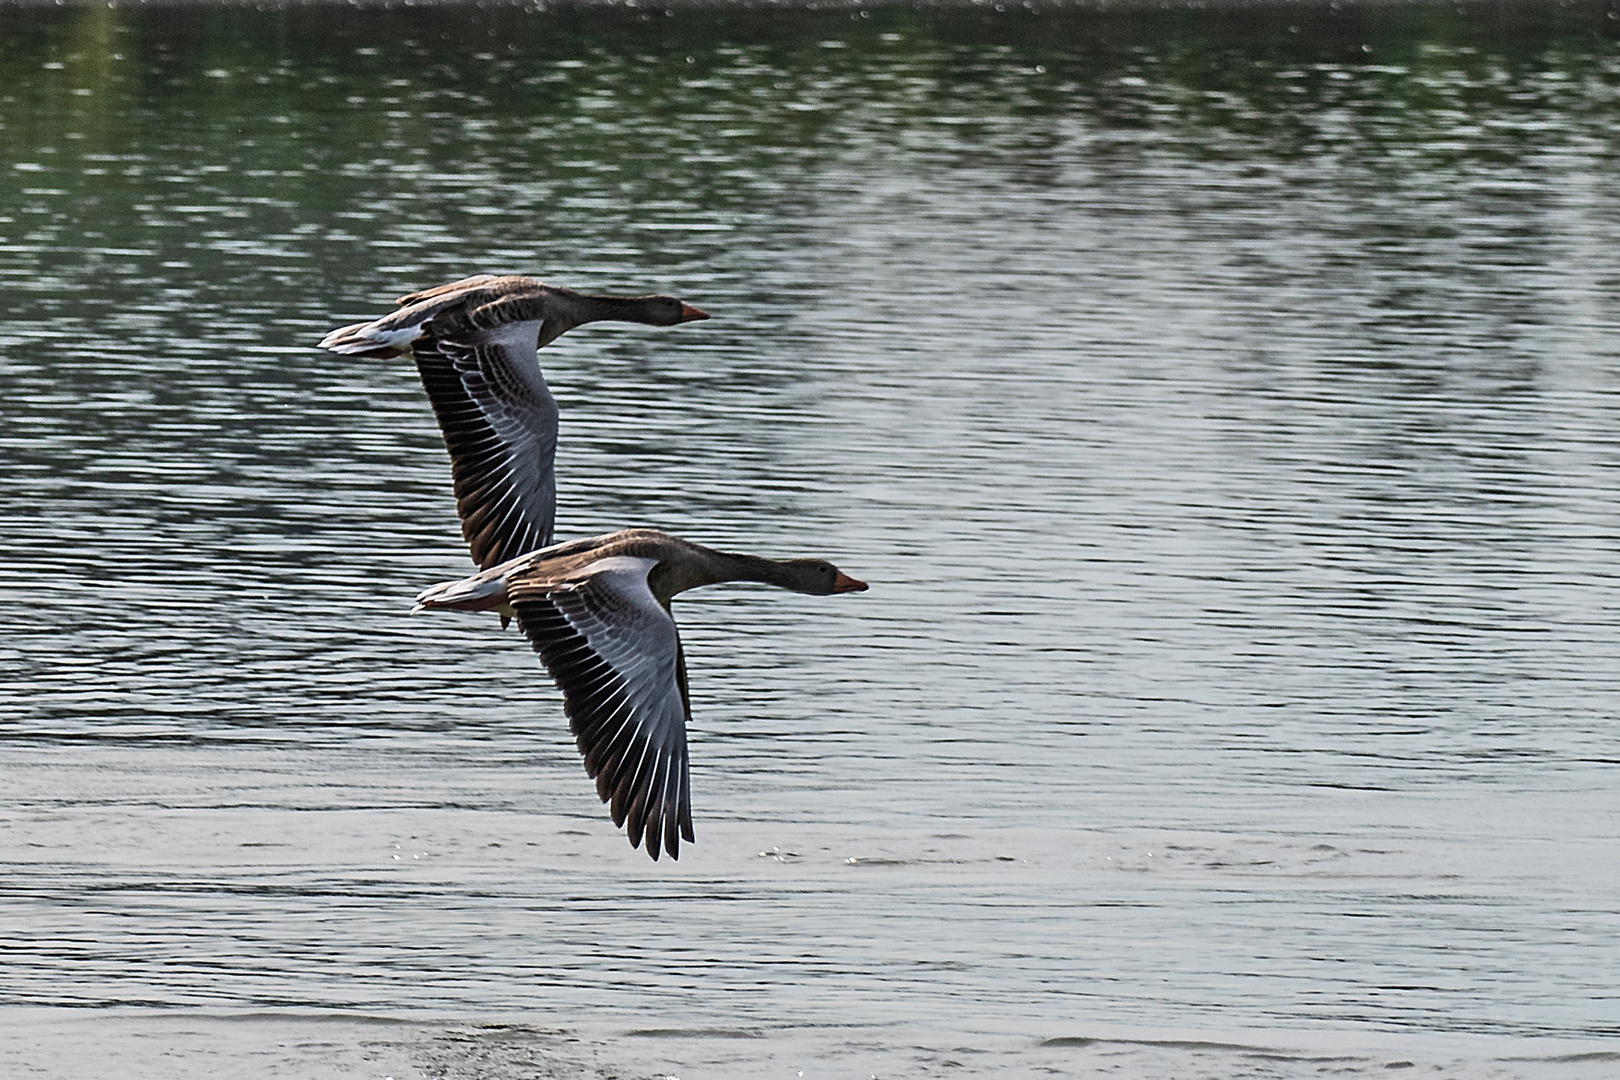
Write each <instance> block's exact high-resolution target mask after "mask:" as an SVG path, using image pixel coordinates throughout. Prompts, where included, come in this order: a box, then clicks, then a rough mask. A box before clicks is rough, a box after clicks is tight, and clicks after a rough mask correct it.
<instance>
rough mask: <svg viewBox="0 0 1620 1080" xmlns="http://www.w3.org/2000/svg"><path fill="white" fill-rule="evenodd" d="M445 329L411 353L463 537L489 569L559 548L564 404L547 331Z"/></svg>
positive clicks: (529, 327)
mask: <svg viewBox="0 0 1620 1080" xmlns="http://www.w3.org/2000/svg"><path fill="white" fill-rule="evenodd" d="M436 327H437V324H436V323H429V324H428V326H427V332H426V333H425V334H424V335H423V336H422V337H420V338H418V339H417V340H416V342H415V343H414V344H413V347H412V355H413V356H414V357H415V359H416V369H417V371H419V372H420V373H421V375H422V385H423V386H424V387H425V388H426V389H427V393H428V399H429V400H430V401H432V403H433V412H434V415H435V416H437V417H438V419H439V429H440V430H441V431H443V432H444V441H445V446H446V447H447V448H448V449H449V451H450V472H451V477H452V479H453V481H454V485H455V494H456V513H457V514H459V515H460V517H461V535H462V536H464V537H466V540H467V545H468V546H469V547H470V548H471V549H472V558H473V562H475V563H477V564H478V566H479V568H480V569H488V568H489V567H491V566H495V565H497V564H499V563H503V562H505V561H506V560H508V559H512V558H516V557H517V556H519V555H523V554H526V553H527V552H530V551H533V550H535V549H536V548H541V547H545V546H546V545H547V544H549V543H551V529H552V524H553V522H554V521H555V519H556V516H557V477H556V473H555V471H554V462H555V458H556V453H557V402H556V400H555V399H554V398H552V396H551V390H550V388H549V387H547V386H546V378H545V376H544V375H543V374H541V372H540V363H539V359H538V356H537V350H536V341H537V340H538V338H539V335H540V332H541V330H542V328H543V323H542V322H541V321H540V320H538V319H523V320H520V321H515V322H508V323H502V324H500V325H497V326H494V327H492V328H489V329H482V328H476V327H473V326H470V325H468V324H467V323H466V322H465V321H458V322H457V323H456V324H455V325H453V326H452V327H450V328H449V332H448V333H445V334H442V335H441V334H439V333H436V332H435V330H436Z"/></svg>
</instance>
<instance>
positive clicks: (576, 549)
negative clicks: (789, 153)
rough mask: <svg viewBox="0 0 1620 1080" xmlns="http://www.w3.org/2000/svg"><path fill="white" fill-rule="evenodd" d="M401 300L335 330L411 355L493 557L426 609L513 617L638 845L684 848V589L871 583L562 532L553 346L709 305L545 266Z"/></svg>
mask: <svg viewBox="0 0 1620 1080" xmlns="http://www.w3.org/2000/svg"><path fill="white" fill-rule="evenodd" d="M399 305H400V306H399V308H398V310H396V311H394V312H393V313H391V314H389V315H385V316H383V317H382V318H380V319H376V320H374V321H372V322H367V323H357V324H355V325H354V326H345V327H342V328H340V329H338V330H334V331H332V332H331V333H330V334H328V335H326V337H325V338H324V339H322V341H321V347H322V348H325V349H331V350H332V351H333V352H337V353H344V354H346V355H350V356H363V357H395V356H404V355H406V354H409V355H410V356H411V357H412V358H413V359H414V360H415V361H416V367H417V370H418V371H419V372H420V373H421V376H422V385H423V386H424V387H425V388H426V389H427V394H428V398H429V400H430V401H432V403H433V411H434V413H435V414H436V415H437V416H438V420H439V428H440V429H441V430H442V431H443V432H444V441H445V444H446V446H447V447H448V449H449V451H450V467H451V476H452V479H453V482H454V489H455V496H456V511H457V513H458V514H459V515H460V517H461V532H462V535H463V536H464V537H466V539H467V544H468V546H469V547H470V548H471V549H472V558H473V561H474V562H475V563H477V564H478V566H479V569H480V572H479V573H478V574H475V575H473V576H472V577H470V578H467V579H465V580H463V581H447V582H444V583H443V584H440V585H435V586H434V587H433V588H431V589H428V590H427V591H426V592H424V593H422V594H421V595H420V596H418V597H417V598H416V610H418V611H420V610H423V609H434V608H450V609H453V610H456V611H495V612H498V613H499V614H500V617H501V626H502V627H505V626H506V624H507V623H508V622H509V621H510V620H511V619H513V618H516V619H517V621H518V626H519V627H520V628H521V629H522V631H523V633H524V634H525V635H526V636H527V637H528V639H529V641H530V642H531V643H532V644H533V646H534V649H535V652H537V653H539V654H540V660H541V662H542V663H544V664H545V666H546V669H547V670H548V671H550V672H551V675H552V678H554V679H555V680H556V682H557V686H558V687H559V688H560V689H561V690H562V693H563V709H564V711H565V712H566V713H567V714H568V723H569V727H570V729H572V731H573V733H574V738H575V741H576V742H577V743H578V745H579V750H580V753H581V754H583V755H584V757H585V771H586V773H587V774H588V775H590V776H591V777H593V778H594V779H595V780H596V792H597V794H598V795H600V796H601V798H602V801H603V802H605V803H609V804H610V809H611V811H612V814H613V824H614V825H615V827H626V831H627V833H628V835H629V837H630V844H631V846H633V847H634V846H639V845H640V844H641V843H642V841H643V840H645V841H646V850H647V854H649V855H651V856H652V857H653V858H654V859H657V858H658V855H659V851H660V849H662V850H664V851H668V852H669V855H670V857H671V858H679V857H680V842H681V838H682V837H684V838H685V839H687V840H689V841H690V840H691V839H692V838H693V837H692V794H691V778H690V775H689V769H688V762H687V753H686V722H687V720H688V719H689V718H690V715H691V712H690V703H689V702H688V700H687V694H686V663H685V659H684V657H683V655H682V652H681V643H680V637H679V635H678V633H677V632H676V628H675V620H674V618H673V616H672V615H671V614H670V609H669V603H670V599H671V598H672V597H674V596H675V594H676V593H680V592H684V591H685V590H687V589H693V588H697V587H698V586H700V585H712V584H715V583H717V582H722V581H757V582H763V583H765V584H768V585H778V586H781V587H782V588H785V589H792V590H794V591H796V592H802V593H811V594H813V595H826V594H829V593H841V592H860V591H862V590H864V589H865V588H866V585H865V584H864V583H862V582H859V581H856V580H855V579H854V578H852V577H849V576H848V575H846V574H843V573H841V572H840V571H839V570H838V568H837V567H835V566H833V565H832V564H831V563H829V562H826V561H824V560H821V559H790V560H786V561H778V560H776V559H762V558H758V557H756V556H753V555H734V554H729V553H727V552H722V551H715V550H713V549H712V548H706V547H703V546H701V545H699V544H693V543H690V542H688V541H685V540H681V539H679V538H677V537H674V536H670V535H668V534H666V533H661V532H657V531H655V530H653V529H624V530H621V531H619V532H614V533H608V534H607V535H605V536H597V537H593V538H591V539H589V540H574V541H570V542H568V543H563V544H555V545H553V544H552V543H551V531H552V524H553V521H554V520H555V518H556V513H557V483H556V476H555V474H554V472H553V459H554V457H555V453H556V449H557V403H556V401H555V400H553V399H552V396H551V391H550V390H549V389H548V388H547V387H546V380H545V376H544V375H542V374H541V372H540V362H539V356H538V351H539V350H540V349H541V348H543V347H544V346H546V345H549V344H550V343H551V342H553V341H555V340H556V339H557V338H558V337H559V336H560V335H562V334H564V333H566V332H567V331H569V330H572V329H573V328H574V327H576V326H580V325H582V324H584V323H588V322H598V321H601V320H615V321H619V322H636V323H645V324H647V325H650V326H674V325H675V324H677V323H683V322H692V321H693V320H696V319H706V318H708V315H707V314H705V313H704V312H702V311H699V310H698V309H697V308H695V307H693V306H692V305H690V304H686V303H682V302H681V301H680V300H677V299H675V298H674V297H671V296H644V297H637V298H627V297H615V296H587V295H584V294H582V293H577V292H573V291H572V290H569V289H563V288H558V287H556V286H551V285H546V284H544V283H542V282H540V281H537V280H535V279H534V278H528V277H498V276H495V275H491V274H484V275H480V276H478V277H470V278H466V279H465V280H462V281H456V282H452V283H450V284H448V285H440V286H438V287H437V288H433V289H428V290H426V291H425V292H419V293H412V294H411V295H410V296H406V297H403V298H401V300H400V301H399Z"/></svg>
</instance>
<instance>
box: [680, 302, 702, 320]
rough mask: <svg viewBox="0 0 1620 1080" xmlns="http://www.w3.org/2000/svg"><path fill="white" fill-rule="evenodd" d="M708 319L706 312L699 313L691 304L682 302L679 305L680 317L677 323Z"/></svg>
mask: <svg viewBox="0 0 1620 1080" xmlns="http://www.w3.org/2000/svg"><path fill="white" fill-rule="evenodd" d="M708 317H709V313H708V312H707V311H701V310H699V309H698V308H695V307H693V306H692V305H691V304H688V303H685V302H684V301H683V302H682V304H681V317H680V319H678V320H677V321H678V322H697V321H698V320H699V319H707V318H708Z"/></svg>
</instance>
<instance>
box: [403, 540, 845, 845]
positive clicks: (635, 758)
mask: <svg viewBox="0 0 1620 1080" xmlns="http://www.w3.org/2000/svg"><path fill="white" fill-rule="evenodd" d="M722 581H757V582H763V583H764V584H767V585H777V586H780V587H781V588H784V589H792V590H794V591H795V592H801V593H809V594H811V595H815V596H825V595H828V594H830V593H846V592H863V591H865V589H866V584H865V583H864V582H861V581H856V580H855V579H854V578H852V577H850V576H849V575H847V574H845V573H843V572H842V571H840V570H839V569H838V568H837V567H835V566H834V565H833V564H832V563H829V562H827V561H825V560H823V559H788V560H777V559H763V558H759V557H758V556H754V555H734V554H730V553H727V552H723V551H716V550H714V549H713V548H707V547H703V546H702V545H700V544H694V543H691V542H689V541H686V540H681V539H679V538H677V537H674V536H670V535H668V534H667V533H661V532H657V531H655V530H653V529H624V530H622V531H620V532H614V533H608V534H606V535H605V536H597V537H593V538H591V539H588V540H575V541H571V542H568V543H563V544H557V545H555V546H552V547H548V548H544V549H542V550H540V551H534V552H530V553H528V554H526V555H522V556H520V557H518V558H515V559H512V560H510V561H508V562H505V563H502V564H500V565H498V566H493V567H490V568H489V569H487V570H485V571H483V572H482V573H480V574H476V575H474V576H473V577H470V578H466V579H465V580H462V581H447V582H444V583H443V584H440V585H435V586H433V588H431V589H428V590H427V591H426V592H424V593H422V594H421V595H420V596H418V597H417V598H416V607H415V609H414V610H416V611H422V610H424V609H437V608H449V609H452V610H456V611H498V612H500V613H501V614H502V616H503V619H504V618H507V617H510V616H512V615H516V616H517V620H518V625H519V626H520V627H521V628H522V629H523V633H524V634H525V636H527V637H528V639H529V642H530V644H532V645H533V646H534V650H535V652H537V653H539V654H540V661H541V663H543V664H544V665H545V666H546V669H547V670H548V671H550V672H551V676H552V678H553V679H554V680H556V683H557V686H558V688H559V689H560V690H562V694H563V711H564V712H565V713H567V715H568V726H569V729H570V730H571V731H572V732H573V733H574V740H575V742H576V744H577V745H578V746H579V751H580V753H581V754H582V755H584V758H585V772H586V774H587V775H589V776H591V777H592V778H594V779H595V780H596V793H597V795H599V796H600V797H601V799H602V801H603V802H605V803H609V804H610V806H609V810H610V812H611V813H612V815H613V824H614V826H615V827H616V828H618V827H627V828H626V831H627V834H628V836H629V838H630V845H631V846H632V847H639V846H640V845H641V843H642V841H643V840H645V841H646V845H647V854H648V855H651V856H652V857H653V859H654V860H656V859H657V858H658V854H659V850H660V848H662V849H663V850H665V851H668V852H669V856H670V858H672V859H678V858H680V850H681V849H680V843H681V839H682V838H683V837H684V838H685V839H687V840H691V839H692V838H693V836H692V792H691V779H690V776H689V775H688V769H687V755H686V722H687V720H688V719H690V717H691V705H690V702H689V701H688V699H687V694H686V661H685V658H684V656H683V654H682V652H681V642H680V635H679V633H678V632H677V630H676V628H675V618H674V616H673V615H672V614H671V612H670V607H669V603H670V600H671V598H673V597H674V596H675V595H676V594H677V593H680V592H684V591H686V590H687V589H695V588H698V587H699V586H702V585H713V584H716V583H718V582H722Z"/></svg>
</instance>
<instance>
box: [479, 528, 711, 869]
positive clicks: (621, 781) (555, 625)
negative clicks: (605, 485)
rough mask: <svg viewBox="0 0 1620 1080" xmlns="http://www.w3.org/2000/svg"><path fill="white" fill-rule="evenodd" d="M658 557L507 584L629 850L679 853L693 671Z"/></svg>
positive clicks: (686, 829)
mask: <svg viewBox="0 0 1620 1080" xmlns="http://www.w3.org/2000/svg"><path fill="white" fill-rule="evenodd" d="M654 565H656V560H654V559H648V558H640V557H631V556H613V557H609V558H604V559H599V560H597V561H596V562H593V563H591V564H590V567H589V568H588V570H587V572H586V575H585V576H583V577H580V578H577V579H574V580H569V581H564V582H556V581H545V582H525V581H524V580H523V578H522V576H521V575H519V576H517V577H516V578H514V579H513V580H511V581H510V582H509V584H508V592H507V595H508V598H509V599H510V600H511V603H512V606H513V607H514V608H515V609H516V611H517V617H518V625H519V626H521V627H522V628H523V632H524V634H525V635H527V636H528V638H529V641H530V642H532V643H533V645H534V649H535V651H536V652H537V653H539V654H540V659H541V661H542V662H543V663H544V664H545V666H546V669H547V670H548V671H550V672H551V676H552V678H553V679H555V680H556V682H557V686H558V687H559V688H560V689H561V690H562V692H563V708H564V711H566V712H567V714H568V726H569V729H570V730H571V731H573V733H574V740H575V742H576V744H577V745H578V746H579V751H580V753H581V754H582V755H584V758H585V772H586V773H587V774H588V775H589V776H591V777H592V778H594V779H595V780H596V793H597V795H598V796H600V797H601V799H602V801H603V802H605V803H608V804H609V806H610V811H611V813H612V814H613V824H614V825H616V826H624V827H626V831H627V833H628V835H629V837H630V844H631V846H632V847H639V846H640V844H641V842H642V840H643V839H645V840H646V842H647V854H648V855H651V856H652V857H653V858H654V859H657V858H658V856H659V850H660V847H662V849H663V850H666V851H668V852H669V855H670V858H672V859H678V858H680V852H681V838H682V837H685V838H686V839H687V840H691V839H692V838H693V834H692V794H691V793H692V781H691V771H690V765H689V762H688V760H687V753H686V721H687V718H688V710H687V702H686V693H685V686H686V670H685V666H684V663H685V661H684V657H683V656H682V654H681V646H680V637H679V634H678V633H677V631H676V629H675V620H674V619H673V618H671V617H670V614H669V612H668V611H667V610H666V609H665V608H664V606H663V605H662V604H660V603H659V602H658V601H657V599H655V598H654V597H653V594H652V590H651V589H650V588H648V586H647V571H648V570H650V569H651V568H652V567H653V566H654Z"/></svg>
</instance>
